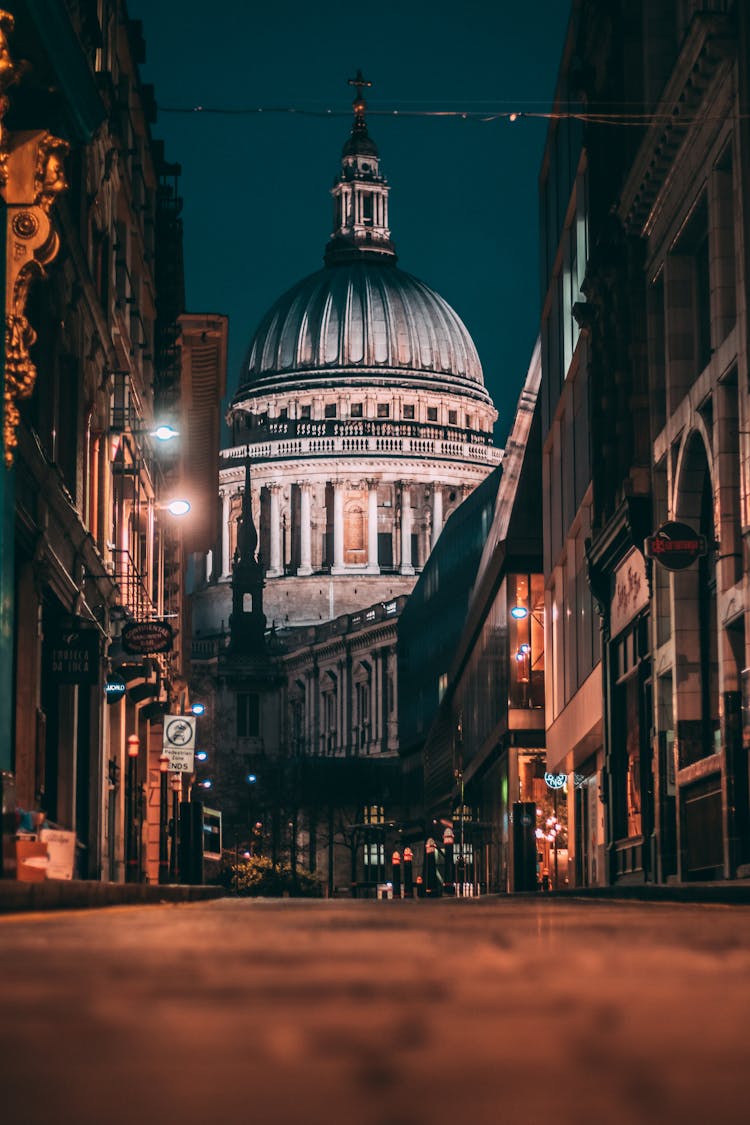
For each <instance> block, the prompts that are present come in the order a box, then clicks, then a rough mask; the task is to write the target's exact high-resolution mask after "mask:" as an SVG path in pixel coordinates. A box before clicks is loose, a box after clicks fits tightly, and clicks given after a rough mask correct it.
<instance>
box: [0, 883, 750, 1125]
mask: <svg viewBox="0 0 750 1125" xmlns="http://www.w3.org/2000/svg"><path fill="white" fill-rule="evenodd" d="M0 956H1V957H2V962H1V964H2V986H1V990H0V997H1V998H0V1038H1V1040H2V1042H1V1043H0V1060H2V1061H1V1062H0V1106H2V1107H3V1120H4V1121H5V1122H7V1123H8V1125H13V1123H15V1122H19V1123H21V1122H22V1123H23V1125H68V1123H70V1125H73V1123H76V1125H104V1123H106V1125H126V1123H127V1125H133V1123H138V1125H151V1123H156V1122H159V1123H161V1122H164V1123H167V1122H168V1123H169V1125H172V1123H177V1125H198V1123H201V1125H214V1123H215V1125H219V1123H226V1125H233V1123H235V1122H237V1123H240V1122H242V1123H244V1122H252V1123H255V1122H259V1123H263V1125H318V1123H323V1122H326V1123H333V1125H349V1123H356V1125H443V1123H446V1125H447V1123H449V1122H450V1123H458V1125H470V1123H471V1125H485V1123H487V1125H516V1123H518V1125H521V1123H526V1125H566V1123H568V1122H582V1123H586V1125H588V1123H594V1122H596V1123H602V1125H610V1123H612V1125H620V1123H625V1122H627V1123H628V1125H630V1123H638V1125H650V1123H652V1122H653V1123H657V1122H658V1123H660V1125H663V1123H665V1122H675V1123H677V1122H679V1123H681V1125H684V1123H686V1122H689V1123H692V1122H696V1123H698V1122H700V1123H706V1122H717V1123H718V1122H721V1123H734V1122H738V1123H739V1122H742V1123H743V1125H745V1123H746V1122H747V1121H748V1120H750V1049H749V1047H748V1040H749V1038H750V907H746V906H719V905H703V906H701V905H686V904H663V903H613V902H596V901H594V902H591V901H586V902H580V901H564V902H561V901H557V900H538V899H534V898H528V899H527V898H518V899H490V898H488V899H483V900H464V901H459V902H456V901H449V900H443V901H439V902H344V901H321V902H295V901H291V900H285V901H282V902H271V901H251V900H240V901H238V900H231V899H226V900H219V901H215V902H208V903H191V904H181V905H163V906H147V907H143V906H137V907H130V906H129V907H120V908H110V909H101V910H85V911H75V912H73V911H68V912H56V913H37V914H34V915H10V916H6V917H4V918H1V919H0Z"/></svg>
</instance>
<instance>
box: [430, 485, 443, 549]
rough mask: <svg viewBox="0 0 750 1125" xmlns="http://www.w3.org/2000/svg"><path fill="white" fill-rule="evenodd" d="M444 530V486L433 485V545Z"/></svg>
mask: <svg viewBox="0 0 750 1125" xmlns="http://www.w3.org/2000/svg"><path fill="white" fill-rule="evenodd" d="M442 530H443V486H442V485H440V484H433V486H432V546H433V547H434V546H435V544H436V543H437V541H438V536H439V535H440V532H441V531H442Z"/></svg>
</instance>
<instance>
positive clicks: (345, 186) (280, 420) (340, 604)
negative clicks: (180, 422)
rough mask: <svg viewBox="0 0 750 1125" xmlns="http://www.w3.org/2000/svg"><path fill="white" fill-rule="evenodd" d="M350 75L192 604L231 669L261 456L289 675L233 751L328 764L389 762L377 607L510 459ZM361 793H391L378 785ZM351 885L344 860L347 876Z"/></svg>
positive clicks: (248, 397)
mask: <svg viewBox="0 0 750 1125" xmlns="http://www.w3.org/2000/svg"><path fill="white" fill-rule="evenodd" d="M353 84H354V85H356V86H357V96H356V98H355V100H354V121H353V125H352V130H351V135H350V137H349V138H348V140H347V141H346V143H345V145H344V148H343V152H342V158H341V168H340V172H339V175H338V177H337V179H336V182H335V184H334V187H333V191H332V194H333V205H334V221H333V232H332V234H331V237H330V239H329V241H328V244H327V246H326V250H325V261H324V268H323V269H322V270H320V271H318V272H317V273H314V274H312V275H310V276H309V277H306V278H305V279H304V280H302V281H300V282H298V283H297V284H296V285H294V286H293V287H292V288H291V289H290V290H288V292H287V293H285V294H284V295H283V296H282V297H280V298H279V299H278V300H277V301H276V302H275V303H274V304H273V305H272V307H271V308H270V310H269V311H268V313H267V314H266V315H265V317H264V318H263V320H262V321H261V324H260V326H259V327H258V329H257V331H256V332H255V335H254V337H253V339H252V342H251V344H250V348H249V351H248V354H247V359H246V361H245V364H244V366H243V369H242V373H241V378H240V385H239V389H238V390H237V392H236V394H235V395H234V397H233V399H232V403H231V406H230V409H229V423H230V426H231V433H232V440H231V444H230V445H229V446H227V447H226V448H225V449H223V450H222V453H221V457H220V471H219V490H220V493H221V498H222V505H223V517H222V520H221V537H220V541H219V542H218V543H217V545H216V549H215V551H214V552H213V553H212V554H211V555H210V556H209V558H208V560H207V566H206V574H205V581H204V583H203V584H202V586H201V588H199V589H198V591H197V594H196V597H195V599H194V611H193V624H194V638H193V653H194V658H195V660H196V674H198V675H199V676H201V677H202V676H207V677H208V678H209V679H210V678H211V677H214V680H215V677H216V676H217V675H218V677H219V681H220V682H222V683H225V682H226V676H225V675H224V673H223V672H222V668H223V667H224V666H225V664H224V657H223V656H221V655H220V654H221V652H222V649H223V648H224V646H225V645H226V642H227V640H228V629H227V623H228V622H229V619H230V606H231V602H232V570H233V559H234V557H235V552H236V548H237V542H238V540H237V535H238V518H239V516H240V513H241V511H242V509H243V504H244V503H245V499H244V497H243V493H244V489H245V481H246V479H247V469H246V465H247V462H248V460H249V462H250V464H251V474H250V479H251V482H252V483H251V491H252V495H251V511H252V519H253V523H254V526H255V528H256V529H257V535H258V550H259V557H260V558H261V560H262V563H263V566H264V571H265V589H264V592H263V605H264V613H265V616H266V618H267V620H268V625H269V626H270V627H272V629H273V645H275V646H276V647H275V649H274V648H273V646H272V649H271V658H273V659H276V658H278V659H279V660H281V661H282V663H283V667H284V676H285V678H286V679H285V682H286V688H285V691H284V698H283V699H282V701H281V704H280V711H279V714H278V718H277V720H274V721H273V722H271V720H270V719H268V720H267V724H266V727H265V729H260V727H258V728H257V729H256V731H255V741H254V743H253V746H254V749H253V748H252V747H248V745H247V744H244V743H243V738H244V736H240V734H239V725H238V723H235V725H234V730H233V731H230V732H228V744H227V740H224V745H225V747H227V745H228V748H227V749H225V751H224V752H225V754H226V753H230V754H231V753H237V754H240V755H242V754H244V755H245V758H246V760H247V761H250V760H251V759H252V754H253V753H262V754H266V755H271V756H273V755H274V754H275V755H278V754H281V755H283V754H286V753H288V752H289V751H290V747H292V745H294V746H296V747H298V751H297V752H299V753H303V754H305V755H307V756H313V757H315V758H318V759H320V758H330V759H343V758H351V757H363V758H364V757H368V758H369V759H371V760H372V759H375V758H382V760H383V761H384V762H386V761H387V760H389V759H390V760H392V761H393V762H395V760H396V757H397V745H396V741H395V733H394V727H393V720H392V719H390V718H389V719H387V720H386V719H384V718H383V719H381V718H380V716H391V715H393V716H395V711H396V687H397V679H396V673H395V642H396V632H395V617H394V618H391V617H390V616H389V615H388V614H386V613H385V611H384V610H383V606H385V605H398V606H399V607H400V605H401V603H402V600H403V597H404V596H405V595H408V594H409V593H410V591H411V589H412V587H413V585H414V582H415V581H416V576H417V575H418V574H419V573H420V572H421V570H422V568H423V567H424V565H425V563H426V561H427V559H428V557H429V555H430V552H431V550H432V548H433V546H434V545H435V543H436V542H437V541H438V538H439V536H440V533H441V530H442V528H443V525H444V523H445V521H446V520H447V519H448V517H449V516H450V515H451V513H452V512H454V511H455V509H457V508H458V507H459V505H460V504H461V502H462V500H463V499H464V498H465V497H466V496H468V495H469V494H470V493H471V492H472V491H473V490H474V489H475V488H476V487H477V485H479V484H480V483H481V482H482V481H483V480H484V479H485V477H486V476H487V474H488V473H489V472H490V471H491V470H492V469H493V467H495V466H496V465H497V464H498V463H499V461H500V459H501V451H500V450H498V449H496V448H495V447H494V445H493V439H492V429H493V424H494V422H495V419H496V417H497V412H496V410H495V408H494V407H493V405H492V401H491V399H490V396H489V394H488V392H487V390H486V389H485V386H484V382H483V375H482V368H481V364H480V362H479V358H478V356H477V353H476V349H475V347H474V344H473V342H472V340H471V337H470V335H469V333H468V331H467V329H466V327H465V326H464V324H463V323H462V321H461V320H460V318H459V317H458V315H457V314H456V313H455V312H454V310H453V309H452V308H451V307H450V306H449V305H448V304H447V303H446V302H445V301H444V300H443V299H442V298H441V297H440V296H439V295H438V294H437V293H435V292H434V291H433V290H431V289H430V288H428V286H426V285H425V284H424V283H423V282H421V281H419V280H417V279H416V278H415V277H413V276H412V275H410V274H408V273H405V272H404V271H403V270H401V269H400V268H399V267H398V266H397V264H396V252H395V249H394V246H393V242H392V240H391V230H390V222H389V191H390V188H389V185H388V183H387V181H386V179H385V177H384V176H383V174H382V172H381V169H380V157H379V153H378V149H377V147H376V145H375V143H374V141H373V140H372V138H371V137H370V135H369V131H368V127H367V122H366V118H365V110H366V107H365V101H364V98H363V97H362V87H363V86H364V85H366V83H364V81H362V82H360V81H359V78H358V79H357V80H356V81H355V82H354V83H353ZM368 613H371V614H372V619H373V621H377V622H378V628H377V629H370V627H369V626H370V624H371V622H370V620H369V618H368V616H367V614H368ZM305 630H307V632H305ZM316 630H317V631H320V635H319V636H318V632H317V631H316ZM341 630H343V631H344V633H346V636H342V635H341ZM350 632H351V634H352V635H351V636H350V635H349V633H350ZM329 633H330V637H329ZM334 634H335V641H336V643H335V644H334ZM354 634H358V635H359V634H361V635H360V636H359V639H358V640H355V639H354ZM329 641H330V643H328V642H329ZM324 642H325V643H324ZM337 646H338V647H337ZM298 647H301V649H303V650H304V652H305V653H306V655H304V654H302V653H300V654H297V649H298ZM323 649H325V650H326V653H327V654H328V655H327V657H326V660H322V659H321V653H322V650H323ZM334 650H335V651H334ZM274 652H275V656H274ZM282 653H283V656H282ZM329 657H330V659H329ZM196 682H200V683H202V684H206V683H207V682H208V681H207V680H206V679H205V678H202V679H200V680H199V681H196ZM238 690H239V689H238ZM244 694H246V693H244ZM253 713H254V714H263V713H264V708H263V707H260V708H259V709H255V710H254V712H253ZM217 753H218V750H217ZM217 770H219V766H218V763H217ZM257 772H258V774H260V767H258V771H257ZM234 773H235V775H236V776H240V774H241V770H239V769H237V770H235V771H234ZM364 803H367V804H368V805H373V806H378V807H379V806H380V805H381V803H382V802H381V801H380V799H379V798H378V795H377V785H375V788H374V789H373V790H372V791H371V800H369V801H366V802H364ZM353 815H354V817H355V819H356V817H357V813H356V811H353ZM385 815H386V816H392V815H393V810H392V809H391V810H386V814H385ZM360 819H361V812H360ZM350 881H351V880H350V873H349V870H348V867H347V870H346V872H345V873H344V874H342V876H341V878H339V876H338V875H337V876H336V877H335V883H336V885H338V884H339V883H342V882H345V883H346V884H347V885H348V884H349V882H350Z"/></svg>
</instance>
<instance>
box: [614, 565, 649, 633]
mask: <svg viewBox="0 0 750 1125" xmlns="http://www.w3.org/2000/svg"><path fill="white" fill-rule="evenodd" d="M647 605H648V582H647V581H646V560H645V559H644V557H643V555H642V554H641V552H640V551H639V550H637V549H636V548H635V547H634V548H633V550H632V551H630V552H629V554H628V555H627V556H626V557H625V558H624V559H623V561H622V562H621V563H620V565H619V566H618V567H617V570H616V571H615V593H614V597H613V598H612V601H611V603H610V607H609V632H610V636H612V637H616V636H617V634H618V633H621V632H622V630H623V629H624V628H625V626H626V625H629V624H630V622H631V621H632V620H633V618H634V617H635V616H636V614H638V613H640V611H641V610H642V609H645V608H646V606H647Z"/></svg>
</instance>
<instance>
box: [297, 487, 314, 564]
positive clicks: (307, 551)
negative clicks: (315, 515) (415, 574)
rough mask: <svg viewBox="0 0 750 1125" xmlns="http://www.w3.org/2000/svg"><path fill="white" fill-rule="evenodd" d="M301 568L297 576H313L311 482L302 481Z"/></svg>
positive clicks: (300, 507) (300, 488) (300, 508)
mask: <svg viewBox="0 0 750 1125" xmlns="http://www.w3.org/2000/svg"><path fill="white" fill-rule="evenodd" d="M299 492H300V504H299V511H300V528H299V567H298V568H297V574H312V528H311V516H310V512H311V499H312V497H311V492H312V485H311V484H310V483H309V481H300V484H299Z"/></svg>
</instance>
